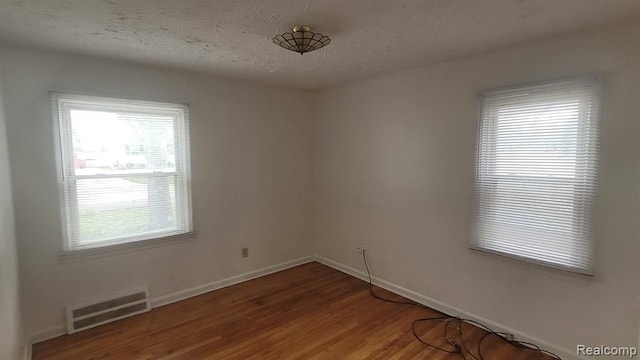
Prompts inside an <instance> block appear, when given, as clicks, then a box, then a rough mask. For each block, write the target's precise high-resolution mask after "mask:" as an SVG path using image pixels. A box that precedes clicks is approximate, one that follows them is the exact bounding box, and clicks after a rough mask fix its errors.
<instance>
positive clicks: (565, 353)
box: [315, 255, 586, 360]
mask: <svg viewBox="0 0 640 360" xmlns="http://www.w3.org/2000/svg"><path fill="white" fill-rule="evenodd" d="M315 260H316V261H317V262H319V263H321V264H324V265H327V266H329V267H332V268H334V269H336V270H338V271H341V272H343V273H346V274H348V275H351V276H353V277H356V278H358V279H361V280H364V281H369V279H368V277H367V273H366V272H364V271H361V270H358V269H355V268H352V267H350V266H347V265H344V264H342V263H339V262H337V261H333V260H331V259H328V258H325V257H322V256H319V255H316V257H315ZM371 281H372V282H373V284H375V285H376V286H379V287H381V288H383V289H385V290H388V291H391V292H393V293H396V294H398V295H401V296H404V297H405V298H407V299H410V300H413V301H415V302H417V303H420V304H422V305H425V306H428V307H430V308H432V309H434V310H437V311H440V312H442V313H445V314H448V315H453V316H459V317H463V318H466V319H471V320H474V321H477V322H479V323H482V324H484V325H486V326H488V327H489V328H491V329H493V330H494V331H502V332H506V333H510V334H513V335H514V336H515V338H516V339H517V340H522V341H527V342H530V343H533V344H536V345H538V346H540V347H541V348H542V349H545V350H548V351H551V352H553V353H555V354H557V355H558V356H560V357H561V358H562V359H563V360H586V358H582V357H579V356H577V355H576V353H575V352H572V351H571V350H569V349H566V348H563V347H561V346H559V345H556V344H551V343H549V342H547V341H545V340H542V339H539V338H536V337H534V336H531V335H528V334H525V333H523V332H521V331H519V330H517V329H514V328H511V327H509V326H506V325H503V324H500V323H497V322H495V321H492V320H489V319H486V318H484V317H482V316H478V315H476V314H473V313H470V312H468V311H465V310H462V309H459V308H457V307H455V306H450V305H447V304H445V303H443V302H441V301H438V300H436V299H433V298H430V297H428V296H426V295H423V294H420V293H417V292H415V291H412V290H409V289H406V288H404V287H402V286H398V285H396V284H393V283H391V282H389V281H386V280H384V279H381V278H379V277H376V276H371Z"/></svg>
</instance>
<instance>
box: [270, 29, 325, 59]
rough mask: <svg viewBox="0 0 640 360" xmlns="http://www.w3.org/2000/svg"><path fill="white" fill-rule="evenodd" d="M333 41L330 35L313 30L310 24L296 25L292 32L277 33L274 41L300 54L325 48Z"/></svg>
mask: <svg viewBox="0 0 640 360" xmlns="http://www.w3.org/2000/svg"><path fill="white" fill-rule="evenodd" d="M330 42H331V39H329V37H328V36H326V35H322V34H320V33H316V32H313V31H311V29H309V27H308V26H304V25H301V26H296V27H294V28H293V29H291V32H286V33H283V34H280V35H277V36H276V37H274V38H273V43H274V44H276V45H278V46H280V47H283V48H285V49H287V50H291V51H295V52H297V53H299V54H300V55H302V54H304V53H307V52H311V51H313V50H318V49H320V48H323V47H325V46H327V45H329V43H330Z"/></svg>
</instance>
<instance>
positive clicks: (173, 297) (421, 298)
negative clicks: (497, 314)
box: [24, 255, 586, 360]
mask: <svg viewBox="0 0 640 360" xmlns="http://www.w3.org/2000/svg"><path fill="white" fill-rule="evenodd" d="M312 261H317V262H319V263H321V264H324V265H326V266H329V267H331V268H334V269H336V270H338V271H341V272H343V273H346V274H348V275H351V276H353V277H356V278H358V279H361V280H364V281H368V279H367V274H366V273H365V272H363V271H361V270H358V269H355V268H352V267H350V266H347V265H344V264H342V263H339V262H336V261H333V260H331V259H328V258H325V257H322V256H318V255H316V256H307V257H302V258H299V259H295V260H291V261H286V262H283V263H280V264H276V265H273V266H268V267H265V268H262V269H258V270H254V271H250V272H247V273H244V274H240V275H236V276H232V277H229V278H226V279H223V280H218V281H214V282H211V283H208V284H204V285H201V286H197V287H193V288H190V289H186V290H181V291H178V292H175V293H172V294H168V295H163V296H159V297H157V298H152V299H151V308H152V309H153V308H157V307H160V306H164V305H168V304H171V303H174V302H177V301H181V300H185V299H188V298H191V297H194V296H198V295H202V294H204V293H207V292H210V291H214V290H218V289H222V288H225V287H228V286H232V285H235V284H239V283H242V282H245V281H249V280H252V279H256V278H259V277H262V276H266V275H269V274H273V273H275V272H278V271H282V270H286V269H289V268H292V267H295V266H298V265H302V264H306V263H309V262H312ZM372 282H373V283H374V284H375V285H376V286H379V287H381V288H384V289H386V290H388V291H391V292H393V293H396V294H398V295H401V296H404V297H405V298H407V299H411V300H413V301H415V302H418V303H420V304H423V305H426V306H428V307H430V308H433V309H434V310H437V311H440V312H443V313H445V314H449V315H454V316H460V317H464V318H468V319H472V320H475V321H478V322H480V323H483V324H485V325H487V326H489V327H490V328H492V329H493V330H495V331H503V332H507V333H510V334H513V335H514V336H515V337H516V339H520V340H523V341H528V342H531V343H534V344H537V345H539V346H541V347H542V348H543V349H546V350H549V351H552V352H554V353H556V354H558V355H559V356H560V357H561V358H562V359H564V360H586V359H584V358H581V357H578V356H576V354H575V353H574V352H572V351H570V350H568V349H565V348H563V347H561V346H558V345H555V344H551V343H549V342H547V341H544V340H541V339H539V338H536V337H534V336H530V335H528V334H525V333H523V332H521V331H519V330H516V329H513V328H511V327H509V326H506V325H503V324H499V323H496V322H495V321H491V320H489V319H486V318H483V317H481V316H478V315H476V314H473V313H470V312H468V311H464V310H462V309H459V308H457V307H454V306H449V305H447V304H444V303H442V302H440V301H438V300H436V299H433V298H430V297H428V296H426V295H423V294H420V293H417V292H415V291H412V290H409V289H406V288H404V287H401V286H398V285H395V284H393V283H391V282H389V281H386V280H384V279H381V278H378V277H376V276H372ZM66 333H67V328H66V327H65V326H64V325H60V326H56V327H52V328H49V329H47V330H44V331H40V332H38V333H36V334H34V335H32V336H30V337H29V338H28V343H27V344H26V345H25V352H24V354H25V355H24V359H25V360H31V348H32V345H33V344H35V343H38V342H41V341H45V340H49V339H52V338H54V337H58V336H62V335H64V334H66Z"/></svg>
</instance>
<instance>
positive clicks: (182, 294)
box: [24, 256, 315, 360]
mask: <svg viewBox="0 0 640 360" xmlns="http://www.w3.org/2000/svg"><path fill="white" fill-rule="evenodd" d="M312 261H315V257H314V256H306V257H302V258H298V259H295V260H290V261H286V262H283V263H280V264H276V265H272V266H267V267H265V268H262V269H258V270H254V271H249V272H246V273H244V274H240V275H235V276H232V277H229V278H226V279H222V280H218V281H214V282H211V283H208V284H204V285H201V286H197V287H193V288H190V289H185V290H181V291H177V292H175V293H172V294H167V295H163V296H159V297H157V298H152V299H151V308H152V309H154V308H157V307H160V306H164V305H168V304H171V303H174V302H177V301H181V300H185V299H188V298H190V297H194V296H198V295H202V294H204V293H207V292H210V291H214V290H218V289H222V288H225V287H228V286H231V285H235V284H239V283H241V282H245V281H248V280H252V279H256V278H259V277H262V276H265V275H269V274H273V273H275V272H278V271H282V270H286V269H289V268H292V267H295V266H298V265H302V264H306V263H309V262H312ZM66 333H67V328H66V326H64V325H60V326H55V327H51V328H49V329H46V330H42V331H39V332H37V333H34V334H32V335H31V336H29V337H28V338H27V344H26V345H25V351H24V359H25V360H31V349H32V346H33V344H36V343H39V342H42V341H45V340H49V339H53V338H55V337H58V336H62V335H65V334H66Z"/></svg>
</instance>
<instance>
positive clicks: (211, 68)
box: [0, 0, 640, 89]
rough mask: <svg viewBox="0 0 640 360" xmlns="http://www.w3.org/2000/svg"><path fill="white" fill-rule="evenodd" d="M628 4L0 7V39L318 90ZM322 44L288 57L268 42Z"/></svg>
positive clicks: (180, 2)
mask: <svg viewBox="0 0 640 360" xmlns="http://www.w3.org/2000/svg"><path fill="white" fill-rule="evenodd" d="M639 12H640V0H482V1H481V0H315V1H312V0H209V1H206V0H0V41H3V42H7V43H11V44H24V45H28V46H37V47H44V48H49V49H59V50H64V51H72V52H79V53H84V54H92V55H99V56H107V57H111V58H120V59H129V60H135V61H143V62H149V63H154V64H159V65H168V66H173V67H181V68H188V69H194V70H199V71H207V72H209V73H213V74H218V75H223V76H231V77H238V78H244V79H253V80H260V81H266V82H271V83H277V84H281V85H286V86H291V87H298V88H308V89H312V88H322V87H326V86H329V85H333V84H337V83H341V82H345V81H348V80H354V79H361V78H366V77H369V76H374V75H379V74H385V73H390V72H393V71H397V70H401V69H406V68H410V67H414V66H420V65H426V64H430V63H434V62H438V61H442V60H445V59H449V58H452V57H456V56H462V55H468V54H471V53H475V52H480V51H486V50H489V49H492V48H496V47H499V46H504V45H507V44H512V43H516V42H520V41H526V40H530V39H535V38H539V37H543V36H548V35H552V34H557V33H563V32H567V31H572V30H575V29H581V28H586V27H590V26H594V25H597V24H601V23H609V22H615V21H623V20H626V19H629V18H631V17H634V16H637V14H638V13H639ZM296 24H304V25H309V26H311V27H312V29H313V30H316V31H319V32H322V33H324V34H326V35H329V36H330V37H331V38H332V43H331V44H330V45H329V46H328V47H326V48H324V49H321V50H318V51H316V52H313V53H309V54H305V55H299V54H296V53H293V52H289V51H286V50H284V49H281V48H279V47H277V46H276V45H274V44H273V43H272V42H271V37H273V36H274V35H275V34H276V33H278V32H282V31H285V30H288V29H289V28H290V27H292V26H293V25H296Z"/></svg>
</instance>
